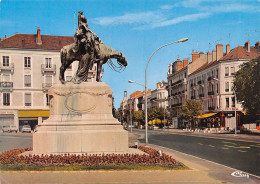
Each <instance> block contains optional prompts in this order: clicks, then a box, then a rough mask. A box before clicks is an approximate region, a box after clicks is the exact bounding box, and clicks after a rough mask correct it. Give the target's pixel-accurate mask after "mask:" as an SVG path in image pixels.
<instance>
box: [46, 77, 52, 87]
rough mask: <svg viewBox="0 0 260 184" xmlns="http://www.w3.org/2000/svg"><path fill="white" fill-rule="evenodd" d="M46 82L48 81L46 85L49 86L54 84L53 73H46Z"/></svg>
mask: <svg viewBox="0 0 260 184" xmlns="http://www.w3.org/2000/svg"><path fill="white" fill-rule="evenodd" d="M45 83H46V85H49V87H51V85H52V76H51V75H46V78H45Z"/></svg>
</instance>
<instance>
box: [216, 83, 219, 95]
mask: <svg viewBox="0 0 260 184" xmlns="http://www.w3.org/2000/svg"><path fill="white" fill-rule="evenodd" d="M216 92H217V93H219V92H218V84H216Z"/></svg>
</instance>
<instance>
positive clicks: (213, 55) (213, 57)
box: [212, 49, 217, 61]
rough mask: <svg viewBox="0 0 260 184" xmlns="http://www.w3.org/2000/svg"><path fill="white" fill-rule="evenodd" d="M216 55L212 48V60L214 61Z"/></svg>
mask: <svg viewBox="0 0 260 184" xmlns="http://www.w3.org/2000/svg"><path fill="white" fill-rule="evenodd" d="M216 56H217V54H216V51H215V49H213V50H212V61H216Z"/></svg>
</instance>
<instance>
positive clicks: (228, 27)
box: [0, 0, 260, 108]
mask: <svg viewBox="0 0 260 184" xmlns="http://www.w3.org/2000/svg"><path fill="white" fill-rule="evenodd" d="M78 11H83V12H84V15H85V17H86V18H87V19H88V25H89V28H90V29H91V30H92V31H94V32H95V33H96V34H97V35H98V36H99V37H100V39H101V40H102V41H103V43H104V44H106V45H109V46H111V47H113V48H115V49H117V50H119V51H120V52H122V53H123V54H124V55H125V57H126V59H127V61H128V66H127V67H126V69H125V70H124V71H123V72H122V73H118V72H115V71H113V70H111V69H110V68H109V67H108V65H104V69H105V72H104V76H103V78H102V81H103V82H105V83H107V84H108V85H109V86H110V87H111V88H112V90H113V96H114V99H115V101H114V103H115V107H116V108H118V107H120V103H121V101H122V99H123V96H124V90H127V93H128V95H129V94H131V93H132V92H134V91H136V90H139V91H143V90H144V87H142V86H140V85H137V84H130V83H128V80H133V81H136V82H138V83H140V84H144V83H145V67H146V63H147V61H148V59H149V57H150V55H151V54H152V53H153V52H154V51H155V50H156V49H157V48H159V47H161V46H162V45H165V44H168V43H170V42H173V41H177V40H179V39H181V38H186V37H187V38H189V40H188V41H187V42H183V43H176V44H172V45H170V46H167V47H164V48H162V49H160V50H159V51H158V52H156V53H155V54H154V56H153V57H152V58H151V61H150V63H149V66H148V73H147V78H148V83H147V87H148V88H151V89H152V90H153V89H155V88H156V83H157V82H159V81H162V80H164V81H167V71H168V65H169V64H170V63H172V62H174V61H175V60H176V59H177V57H179V58H180V59H181V60H182V59H184V58H190V59H191V54H192V51H193V50H194V51H198V52H201V51H202V52H204V53H206V52H208V51H210V52H211V51H212V49H215V47H216V44H218V43H221V44H223V47H224V48H225V45H226V44H228V43H229V44H230V46H231V49H232V48H234V47H236V46H238V45H244V43H245V42H246V41H250V43H251V45H254V44H255V42H257V41H260V24H259V23H260V0H183V1H181V0H63V1H61V0H0V37H1V38H3V37H4V36H5V35H6V36H7V37H9V36H12V35H14V34H16V33H23V34H36V30H37V27H40V29H41V34H43V35H58V36H73V35H74V33H75V29H76V28H77V12H78ZM224 52H225V49H224ZM115 64H116V63H115Z"/></svg>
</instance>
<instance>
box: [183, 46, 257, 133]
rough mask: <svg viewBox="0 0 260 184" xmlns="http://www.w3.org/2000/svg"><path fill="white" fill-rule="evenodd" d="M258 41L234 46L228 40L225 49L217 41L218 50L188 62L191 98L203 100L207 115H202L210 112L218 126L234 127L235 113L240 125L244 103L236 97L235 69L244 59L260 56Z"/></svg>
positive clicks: (200, 55)
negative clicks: (242, 104)
mask: <svg viewBox="0 0 260 184" xmlns="http://www.w3.org/2000/svg"><path fill="white" fill-rule="evenodd" d="M259 43H260V42H257V43H256V44H255V47H252V46H250V42H249V41H248V42H246V43H245V44H244V46H238V47H235V48H234V49H232V50H230V45H229V44H227V45H226V52H225V53H224V52H223V45H222V44H217V45H216V50H214V49H213V50H212V53H210V52H208V53H207V54H204V53H200V54H199V57H198V58H197V59H196V60H195V61H193V62H192V63H191V64H190V65H189V66H188V68H189V72H190V73H189V76H188V99H196V100H199V101H201V102H202V103H203V106H204V113H205V115H204V116H201V118H204V117H205V118H206V117H207V118H210V116H211V117H212V119H211V121H212V122H215V123H216V125H215V126H218V127H222V128H229V129H234V128H235V126H236V125H235V122H236V119H235V117H236V118H237V125H239V123H240V118H241V116H242V111H243V107H242V106H241V104H240V103H238V102H237V100H236V99H235V95H234V91H233V89H232V88H233V80H234V73H235V72H236V71H237V70H239V66H240V65H241V64H243V63H244V62H248V61H250V60H252V59H255V58H257V57H259V56H260V49H259V48H260V47H259ZM193 54H194V55H196V53H193ZM235 110H236V111H237V113H236V114H235Z"/></svg>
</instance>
